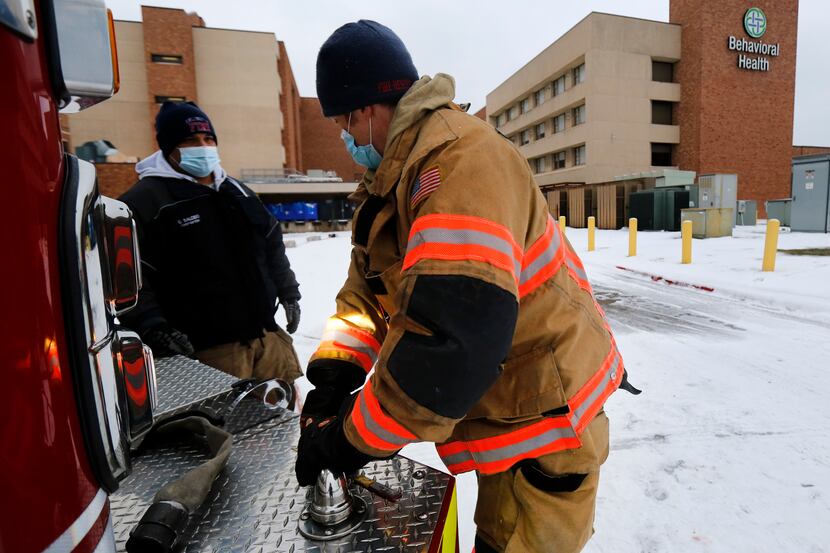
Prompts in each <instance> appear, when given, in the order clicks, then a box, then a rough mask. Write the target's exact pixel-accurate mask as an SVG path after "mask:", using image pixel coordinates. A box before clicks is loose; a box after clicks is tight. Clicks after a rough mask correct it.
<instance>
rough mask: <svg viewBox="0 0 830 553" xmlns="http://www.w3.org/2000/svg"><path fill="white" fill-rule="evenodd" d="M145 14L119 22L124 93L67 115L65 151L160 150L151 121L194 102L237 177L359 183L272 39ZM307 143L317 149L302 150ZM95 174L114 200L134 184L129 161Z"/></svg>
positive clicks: (171, 14) (173, 14) (170, 12)
mask: <svg viewBox="0 0 830 553" xmlns="http://www.w3.org/2000/svg"><path fill="white" fill-rule="evenodd" d="M141 18H142V20H141V21H120V20H119V21H116V22H115V34H116V44H117V47H118V58H119V66H120V76H121V88H120V90H119V91H118V93H117V94H116V95H115V96H114V97H112V98H111V99H109V100H108V101H106V102H102V103H100V104H98V105H96V106H93V107H91V108H89V109H87V110H84V111H82V112H80V113H75V114H70V115H67V116H65V117H62V123H63V124H64V125H65V127H66V131H67V132H66V133H65V135H64V141H65V144H66V146H67V149H68V150H69V151H71V152H75V151H76V149H77V148H78V147H79V146H81V145H82V144H85V143H87V142H90V141H97V140H108V141H109V142H111V143H112V144H113V145H114V146H115V147H116V148H117V149H118V150H119V152H120V153H121V154H122V155H123V156H127V157H131V158H139V159H141V158H144V157H146V156H148V155H150V154H152V153H153V152H154V151H156V149H157V145H156V142H155V130H154V121H155V116H156V113H157V112H158V108H159V106H160V105H161V103H162V102H163V101H165V100H176V101H182V100H188V101H194V102H196V103H197V104H199V106H200V107H201V108H202V109H204V110H205V112H206V113H207V114H208V115H209V116H210V118H211V121H212V122H213V124H214V127H215V128H216V133H217V135H218V138H219V153H220V155H221V157H222V166H223V167H224V168H225V169H226V170H227V171H228V173H230V174H231V175H232V176H235V177H237V178H241V179H242V180H246V174H248V175H263V174H266V175H280V174H285V173H293V172H298V171H299V172H306V171H309V170H314V169H323V170H333V171H336V172H337V173H338V175H339V176H341V178H343V180H344V181H353V180H354V178H355V174H356V173H358V172H359V169H358V168H357V166H356V165H354V163H352V161H351V158H350V157H349V155H348V154H347V153H346V151H345V149H344V148H343V143H342V141H341V140H340V135H339V131H338V130H337V129H336V128H330V127H334V125H333V124H332V123H330V122H328V121H326V120H325V119H324V118H323V117H322V115H321V114H320V113H319V112H320V109H319V104H318V105H317V107H316V110H315V109H313V108H312V107H309V108H308V109H306V110H305V111H304V110H303V106H305V105H306V104H308V105H309V106H310V105H311V104H312V103H316V99H313V98H310V99H304V98H301V97H300V94H299V91H298V88H297V83H296V81H295V79H294V74H293V71H292V68H291V62H290V61H289V59H288V53H287V51H286V47H285V44H284V43H283V42H281V41H278V40H277V39H276V37H275V36H274V34H273V33H262V32H252V31H240V30H232V29H217V28H212V27H207V26H206V25H205V22H204V20H203V19H202V18H201V17H199V16H198V15H197V14H195V13H187V12H185V11H183V10H180V9H172V8H158V7H149V6H142V8H141ZM303 113H307V117H308V120H307V121H303V120H302V118H303ZM304 129H306V131H307V132H306V136H303V130H304ZM324 129H325V132H323V131H324ZM306 141H307V142H308V146H309V148H311V149H314V151H311V150H309V149H308V148H305V147H304V146H305V143H306ZM98 174H99V175H98V178H99V183H100V185H101V187H102V189H105V190H106V191H107V193H108V194H109V195H111V196H118V195H120V193H121V192H123V191H124V190H126V189H127V188H129V187H130V186H131V185H132V184H133V183H134V182H135V181H136V174H135V171H134V169H133V164H131V163H104V164H99V171H98Z"/></svg>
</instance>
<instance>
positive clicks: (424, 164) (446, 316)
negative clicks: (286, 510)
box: [296, 21, 633, 553]
mask: <svg viewBox="0 0 830 553" xmlns="http://www.w3.org/2000/svg"><path fill="white" fill-rule="evenodd" d="M317 92H318V96H319V98H320V103H321V105H322V109H323V114H324V115H325V116H326V117H330V118H333V119H334V120H335V121H336V122H337V123H338V124H339V125H340V126H341V128H342V130H343V133H342V137H343V140H344V143H345V144H346V147H347V149H348V150H349V151H350V152H351V154H352V156H353V157H354V159H355V160H356V161H357V162H358V163H361V164H362V165H364V166H366V167H367V169H368V171H367V173H366V175H365V177H364V179H363V181H362V183H361V184H360V186H359V187H358V189H357V191H356V192H355V199H356V200H358V201H359V203H360V206H359V208H358V210H357V211H356V213H355V215H354V219H353V235H352V243H353V250H352V258H351V265H350V267H349V273H348V277H347V279H346V282H345V284H344V285H343V287H342V289H341V291H340V292H339V294H338V296H337V312H336V313H335V314H334V316H333V317H331V318H330V320H329V321H328V324H327V327H326V330H325V333H324V335H323V339H322V342H321V343H320V345H319V347H318V349H317V351H316V352H315V353H314V355H313V356H312V358H311V361H310V362H309V365H308V369H307V376H308V378H309V380H310V381H311V382H312V383H313V384H314V385H315V386H316V388H315V389H314V390H313V391H311V392H310V393H309V394H308V398H307V400H306V403H305V405H304V408H303V413H302V417H301V424H302V426H303V432H302V436H301V438H300V443H299V446H298V459H297V467H296V470H297V477H298V480H299V482H300V483H301V484H303V485H309V484H311V483H313V482H314V480H315V478H316V476H317V474H318V473H319V471H320V470H321V469H323V468H327V469H331V470H334V471H337V472H347V473H348V472H353V471H355V470H357V469H359V468H360V467H361V466H363V465H364V464H365V463H367V462H368V461H370V460H372V459H376V458H384V457H389V456H391V455H394V454H395V453H397V452H398V451H399V450H400V449H401V448H402V447H404V446H405V445H407V444H409V443H413V442H418V441H431V442H435V443H436V445H437V449H438V453H439V454H440V456H441V458H442V459H443V461H444V463H445V464H446V465H447V468H448V469H449V470H450V471H452V472H453V473H455V474H458V473H463V472H467V471H473V470H474V471H476V472H477V474H478V483H479V492H478V494H479V497H478V505H477V509H476V513H475V521H476V525H477V533H476V548H477V551H478V553H482V552H489V551H507V552H510V553H519V552H529V551H531V552H537V551H538V552H542V551H544V552H551V551H555V552H572V551H579V550H580V549H582V547H583V546H584V545H585V543H586V542H587V541H588V539H589V538H590V536H591V534H592V533H593V520H594V507H595V500H596V492H597V485H598V480H599V468H600V465H601V464H602V463H603V462H604V461H605V459H606V457H607V455H608V418H607V417H606V415H605V413H604V411H603V404H604V403H605V401H606V399H607V398H608V397H609V396H610V395H611V394H612V393H613V392H614V391H615V390H616V389H617V388H618V387H620V386H623V387H626V388H630V387H629V385H628V384H627V381H626V379H625V369H624V367H623V361H622V357H621V356H620V353H619V351H618V349H617V346H616V344H615V342H614V337H613V335H612V333H611V329H610V328H609V325H608V322H607V321H606V319H605V316H604V313H603V311H602V309H601V308H600V306H599V305H598V304H597V303H596V301H595V300H594V295H593V293H592V290H591V285H590V284H589V282H588V279H587V276H586V274H585V269H584V267H583V265H582V263H581V261H580V260H579V258H578V257H577V255H576V254H575V253H574V251H573V249H572V247H571V246H570V244H569V243H568V241H567V239H566V238H565V237H564V236H563V235H562V234H561V233H560V231H559V228H558V226H557V224H555V223H554V221H553V220H552V218H551V216H550V214H549V212H548V208H547V203H546V201H545V199H544V198H543V196H542V194H541V193H540V191H539V189H538V187H537V185H536V183H535V182H534V179H533V175H532V173H531V171H530V168H529V167H528V164H527V161H526V160H525V159H524V157H523V156H522V154H521V153H520V152H519V151H517V149H516V148H515V147H514V146H513V145H512V144H511V143H510V142H508V141H507V140H505V139H504V138H503V137H502V136H500V135H499V134H498V133H497V132H496V131H495V130H494V129H493V128H492V127H491V126H489V125H487V124H486V123H485V122H484V121H481V120H480V119H478V118H476V117H472V116H471V115H468V114H467V113H465V112H464V111H462V110H461V109H460V108H459V107H458V106H457V105H456V104H455V103H453V98H454V95H455V90H454V81H453V79H452V78H451V77H449V76H447V75H443V74H438V75H436V76H435V77H434V78H430V77H423V78H420V79H419V78H418V73H417V71H416V69H415V67H414V65H413V63H412V60H411V58H410V56H409V53H408V52H407V50H406V48H405V46H404V45H403V43H402V42H401V41H400V39H399V38H398V37H397V36H396V35H395V34H394V33H393V32H392V31H391V30H390V29H388V28H386V27H384V26H383V25H380V24H378V23H375V22H373V21H359V22H357V23H349V24H347V25H345V26H343V27H341V28H340V29H338V30H337V31H335V32H334V34H333V35H332V36H331V37H330V38H329V39H328V40H327V41H326V43H325V44H324V45H323V46H322V48H321V50H320V53H319V56H318V59H317ZM373 369H374V371H373V372H372V370H373ZM367 375H368V380H367ZM364 382H365V384H364ZM360 386H362V389H360V390H359V391H357V392H356V393H352V392H353V391H354V390H355V389H357V388H359V387H360ZM630 390H632V391H633V388H630Z"/></svg>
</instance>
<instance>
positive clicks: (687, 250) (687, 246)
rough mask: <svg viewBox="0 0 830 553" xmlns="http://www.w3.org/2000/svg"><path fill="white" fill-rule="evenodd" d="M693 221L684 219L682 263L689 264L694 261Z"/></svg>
mask: <svg viewBox="0 0 830 553" xmlns="http://www.w3.org/2000/svg"><path fill="white" fill-rule="evenodd" d="M693 226H694V225H693V223H692V222H691V221H683V225H682V226H681V229H680V235H681V236H682V239H683V255H682V259H681V263H683V264H684V265H688V264H690V263H691V262H692V227H693Z"/></svg>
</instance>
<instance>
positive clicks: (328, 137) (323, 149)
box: [300, 98, 365, 181]
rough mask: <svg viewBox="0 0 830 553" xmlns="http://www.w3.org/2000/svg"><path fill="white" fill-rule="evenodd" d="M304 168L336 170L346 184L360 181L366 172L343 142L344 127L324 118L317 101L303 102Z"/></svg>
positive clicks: (301, 109)
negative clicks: (342, 132) (350, 154)
mask: <svg viewBox="0 0 830 553" xmlns="http://www.w3.org/2000/svg"><path fill="white" fill-rule="evenodd" d="M300 126H301V129H302V133H301V134H302V141H303V148H302V154H303V155H302V157H303V167H304V168H305V170H306V171H308V170H309V169H323V170H325V171H335V172H336V173H337V176H339V177H340V178H342V179H343V180H344V181H354V180H358V179H360V177H361V176H362V175H363V172H364V171H365V169H364V168H363V167H361V166H360V165H358V164H357V163H355V162H354V161H352V158H351V157H350V156H349V154H348V152H346V148H344V147H343V140H341V139H340V127H338V126H337V125H336V124H335V123H334V122H333V121H330V120H329V119H326V118H325V117H323V112H322V110H321V109H320V101H319V100H318V99H317V98H301V99H300Z"/></svg>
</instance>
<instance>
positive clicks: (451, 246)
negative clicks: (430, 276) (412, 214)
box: [402, 214, 522, 280]
mask: <svg viewBox="0 0 830 553" xmlns="http://www.w3.org/2000/svg"><path fill="white" fill-rule="evenodd" d="M422 259H443V260H449V261H463V260H471V261H480V262H483V263H489V264H490V265H493V266H494V267H497V268H499V269H502V270H504V271H507V272H508V273H510V275H511V276H512V277H513V279H514V280H517V279H518V274H519V272H520V271H521V260H522V249H521V248H520V247H519V245H518V244H516V241H515V240H514V239H513V235H512V234H511V233H510V230H508V229H507V227H504V226H502V225H499V224H497V223H494V222H493V221H489V220H487V219H483V218H481V217H472V216H468V215H441V214H433V215H424V216H423V217H419V218H418V219H416V220H415V222H414V223H413V225H412V229H411V230H410V233H409V240H408V242H407V246H406V256H405V257H404V262H403V267H402V270H404V271H405V270H406V269H408V268H410V267H412V266H413V265H414V264H415V263H417V262H418V261H420V260H422Z"/></svg>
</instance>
